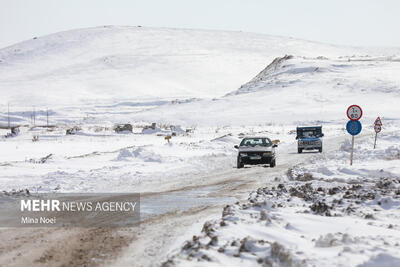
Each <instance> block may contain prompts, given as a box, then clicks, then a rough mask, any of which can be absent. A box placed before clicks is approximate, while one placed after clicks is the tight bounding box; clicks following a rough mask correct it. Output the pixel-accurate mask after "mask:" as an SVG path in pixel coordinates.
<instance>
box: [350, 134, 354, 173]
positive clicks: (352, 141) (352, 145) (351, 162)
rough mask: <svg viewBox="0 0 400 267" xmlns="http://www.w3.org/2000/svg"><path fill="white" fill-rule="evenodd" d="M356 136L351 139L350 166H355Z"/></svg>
mask: <svg viewBox="0 0 400 267" xmlns="http://www.w3.org/2000/svg"><path fill="white" fill-rule="evenodd" d="M353 151H354V135H353V136H352V137H351V153H350V166H351V165H353Z"/></svg>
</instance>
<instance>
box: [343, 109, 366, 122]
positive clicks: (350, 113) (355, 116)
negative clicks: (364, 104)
mask: <svg viewBox="0 0 400 267" xmlns="http://www.w3.org/2000/svg"><path fill="white" fill-rule="evenodd" d="M346 114H347V117H348V118H349V119H350V120H352V121H358V120H359V119H361V117H362V115H363V112H362V109H361V107H360V106H358V105H351V106H350V107H348V108H347V112H346Z"/></svg>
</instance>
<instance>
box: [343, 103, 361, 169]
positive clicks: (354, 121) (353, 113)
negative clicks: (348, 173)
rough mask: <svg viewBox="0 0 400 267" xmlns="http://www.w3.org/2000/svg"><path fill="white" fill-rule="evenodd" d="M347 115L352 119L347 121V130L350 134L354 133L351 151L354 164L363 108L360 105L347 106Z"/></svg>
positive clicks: (351, 159)
mask: <svg viewBox="0 0 400 267" xmlns="http://www.w3.org/2000/svg"><path fill="white" fill-rule="evenodd" d="M346 114H347V117H348V118H349V119H350V120H349V121H348V122H347V125H346V130H347V132H348V133H349V134H351V135H352V137H351V152H350V165H353V154H354V136H356V135H358V134H359V133H361V130H362V125H361V123H360V122H359V119H361V117H362V114H363V112H362V109H361V107H360V106H357V105H351V106H350V107H348V108H347V112H346Z"/></svg>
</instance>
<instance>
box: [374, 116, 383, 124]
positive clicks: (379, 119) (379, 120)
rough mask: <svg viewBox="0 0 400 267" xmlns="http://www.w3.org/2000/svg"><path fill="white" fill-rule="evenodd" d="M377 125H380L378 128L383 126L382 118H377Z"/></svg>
mask: <svg viewBox="0 0 400 267" xmlns="http://www.w3.org/2000/svg"><path fill="white" fill-rule="evenodd" d="M374 124H375V125H378V126H382V121H381V118H380V117H378V118H376V120H375V123H374Z"/></svg>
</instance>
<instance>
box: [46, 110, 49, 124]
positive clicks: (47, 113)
mask: <svg viewBox="0 0 400 267" xmlns="http://www.w3.org/2000/svg"><path fill="white" fill-rule="evenodd" d="M46 115H47V128H49V109H48V108H47V112H46Z"/></svg>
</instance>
